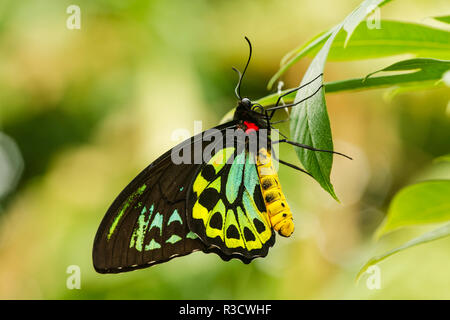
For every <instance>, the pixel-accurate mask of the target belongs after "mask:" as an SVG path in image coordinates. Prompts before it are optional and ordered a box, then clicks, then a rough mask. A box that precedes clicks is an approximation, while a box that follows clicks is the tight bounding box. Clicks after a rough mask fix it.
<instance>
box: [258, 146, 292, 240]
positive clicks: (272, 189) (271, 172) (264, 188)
mask: <svg viewBox="0 0 450 320" xmlns="http://www.w3.org/2000/svg"><path fill="white" fill-rule="evenodd" d="M256 166H257V168H258V174H259V183H260V186H261V192H262V195H263V198H264V202H265V204H266V209H267V214H268V215H269V219H270V223H271V224H272V227H273V229H274V230H275V231H278V233H279V234H280V235H281V236H284V237H289V236H290V235H291V234H292V232H294V222H293V221H292V212H291V209H290V208H289V205H288V204H287V201H286V198H285V197H284V194H283V191H282V190H281V184H280V181H279V179H278V174H277V172H276V171H275V169H274V167H273V165H272V156H271V155H270V152H268V151H267V150H266V149H265V148H261V149H260V150H259V152H258V156H257V159H256Z"/></svg>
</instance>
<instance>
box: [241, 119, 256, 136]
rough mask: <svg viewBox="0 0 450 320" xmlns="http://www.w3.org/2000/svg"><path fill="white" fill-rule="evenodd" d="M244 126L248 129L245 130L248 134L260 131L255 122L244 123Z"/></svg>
mask: <svg viewBox="0 0 450 320" xmlns="http://www.w3.org/2000/svg"><path fill="white" fill-rule="evenodd" d="M244 125H245V126H246V127H247V129H246V130H245V133H247V134H249V133H251V132H253V131H258V130H259V127H258V126H257V125H256V124H254V123H253V122H248V121H244Z"/></svg>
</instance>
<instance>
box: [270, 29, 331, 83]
mask: <svg viewBox="0 0 450 320" xmlns="http://www.w3.org/2000/svg"><path fill="white" fill-rule="evenodd" d="M331 34H332V30H329V31H327V32H324V33H322V34H320V35H319V36H317V37H315V38H313V39H311V40H310V41H308V42H307V43H306V44H304V45H303V46H301V47H300V48H298V49H295V50H293V51H291V52H289V53H288V54H286V55H285V56H284V57H283V58H282V59H281V66H280V69H279V70H278V71H277V72H276V73H275V74H274V75H273V76H272V78H271V79H270V80H269V83H268V84H267V89H268V90H270V89H272V87H273V84H274V83H275V81H277V80H278V79H279V78H280V77H281V75H282V74H283V73H285V72H286V71H287V70H288V69H289V68H290V67H291V66H292V65H294V64H295V63H296V62H297V61H299V60H300V59H301V58H303V57H304V56H306V55H308V53H310V52H311V51H314V53H317V51H318V48H320V47H321V46H322V45H323V44H324V43H325V41H327V39H328V38H329V37H330V36H331Z"/></svg>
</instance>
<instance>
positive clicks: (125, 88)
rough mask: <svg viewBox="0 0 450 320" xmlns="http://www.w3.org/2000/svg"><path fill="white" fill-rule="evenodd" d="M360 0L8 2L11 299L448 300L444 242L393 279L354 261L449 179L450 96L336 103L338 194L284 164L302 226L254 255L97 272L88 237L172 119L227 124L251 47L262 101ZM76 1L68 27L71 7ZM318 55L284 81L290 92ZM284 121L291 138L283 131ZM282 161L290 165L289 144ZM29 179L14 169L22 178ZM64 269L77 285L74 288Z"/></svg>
mask: <svg viewBox="0 0 450 320" xmlns="http://www.w3.org/2000/svg"><path fill="white" fill-rule="evenodd" d="M359 3H360V0H345V1H344V0H341V1H333V0H320V1H317V0H303V1H299V0H295V1H294V0H280V1H268V0H267V1H262V0H258V1H257V0H254V1H234V0H233V1H230V0H228V1H225V0H223V1H206V0H204V1H200V0H194V1H144V0H130V1H118V0H108V1H106V0H96V1H93V0H89V1H88V0H83V1H81V0H78V1H66V0H63V1H48V0H42V1H9V0H3V1H2V2H1V3H0V88H1V89H0V116H1V118H0V147H1V150H0V151H1V152H0V197H1V208H0V298H2V299H118V298H123V299H350V298H352V299H367V298H369V299H405V298H406V299H420V298H425V299H431V298H438V299H439V298H446V299H449V298H450V274H449V272H448V271H449V265H450V255H449V249H450V239H448V238H447V239H444V240H440V241H436V242H434V243H430V244H427V245H422V246H419V247H417V248H413V249H410V250H407V251H405V252H403V253H400V254H398V255H396V256H393V257H391V258H390V259H388V260H386V261H385V262H383V263H381V264H380V265H379V267H380V271H381V273H380V275H381V288H380V289H375V290H370V289H369V288H368V287H367V286H366V279H367V277H363V278H362V280H361V281H360V282H359V284H355V282H354V277H355V275H356V273H357V272H358V270H359V268H360V267H361V266H362V265H363V264H364V263H365V262H366V261H367V259H368V258H370V257H371V256H372V255H373V254H375V253H380V252H382V251H384V250H386V249H389V248H392V247H394V246H395V245H398V244H400V243H402V242H404V241H405V240H406V239H409V238H411V237H412V236H414V235H417V234H420V233H421V232H423V230H417V229H411V230H405V231H402V232H397V233H394V234H392V235H388V236H386V237H384V238H382V239H381V240H380V241H379V242H375V241H374V240H373V238H372V235H373V232H374V230H375V229H376V227H377V226H378V225H379V224H380V223H381V222H382V220H383V217H384V215H385V212H386V208H387V206H388V204H389V201H390V199H391V198H392V196H393V195H394V194H395V193H396V192H397V191H398V190H399V189H400V188H401V187H403V186H405V185H407V184H410V183H413V182H416V181H419V180H423V179H430V178H433V177H440V178H442V177H449V176H450V170H449V167H448V165H446V164H433V163H432V159H433V158H435V157H436V156H439V155H442V154H446V153H449V151H450V145H449V141H450V109H449V107H448V100H449V97H450V94H449V90H448V88H440V89H432V90H427V91H419V92H410V93H403V94H399V95H397V96H395V97H393V98H391V99H387V98H386V90H374V91H366V92H358V93H340V94H333V95H327V102H328V110H329V113H330V120H331V125H332V129H333V138H334V142H335V149H336V150H338V151H340V152H345V153H347V154H349V155H351V156H352V157H353V158H354V160H353V161H348V160H345V159H343V158H340V157H337V158H336V157H335V162H334V167H333V173H332V182H333V183H334V186H335V189H336V193H337V195H338V196H339V198H340V199H341V203H337V202H335V201H334V200H333V199H332V198H331V197H330V196H329V195H328V194H327V193H325V192H324V191H323V190H322V189H321V188H320V187H319V185H318V184H317V183H316V182H315V181H313V180H312V179H311V178H309V177H308V176H306V175H301V174H298V173H297V172H295V171H293V170H292V169H290V168H286V167H281V168H280V172H279V175H280V179H281V181H282V183H283V190H284V191H285V193H286V196H287V199H288V201H289V203H290V206H291V208H292V211H293V213H294V220H295V223H296V231H295V233H294V235H293V236H292V237H291V238H289V239H284V238H283V239H282V238H280V237H278V239H277V243H276V245H275V247H274V248H272V249H271V251H270V253H269V255H268V256H267V257H266V258H265V259H257V260H256V261H254V262H253V263H252V264H250V265H244V264H242V263H241V262H239V261H234V260H233V261H231V262H228V263H225V262H222V261H221V259H220V258H219V257H218V256H216V255H211V254H209V255H205V254H203V253H193V254H191V255H189V256H186V257H182V258H177V259H174V260H172V261H170V262H169V263H166V264H162V265H158V266H154V267H151V268H149V269H143V270H139V271H134V272H131V273H124V274H116V275H100V274H97V273H95V271H94V269H93V267H92V262H91V251H92V243H93V239H94V236H95V233H96V231H97V227H98V225H99V223H100V221H101V219H102V217H103V215H104V213H105V212H106V209H107V208H108V206H109V205H110V203H111V202H112V201H113V200H114V198H115V197H116V196H117V195H118V193H119V192H120V191H121V190H122V188H123V187H124V186H125V185H126V184H127V183H128V182H129V181H130V180H131V179H132V178H133V177H134V176H135V175H136V174H137V173H138V172H140V170H142V169H143V168H144V167H146V166H147V165H148V164H149V163H150V162H151V161H153V160H154V159H156V158H157V157H158V156H159V155H160V154H162V153H163V152H165V151H166V150H168V149H169V148H170V147H172V146H174V145H175V144H176V143H177V142H178V141H174V140H172V139H171V134H172V132H173V131H174V130H176V129H178V128H186V129H188V130H190V131H191V132H192V131H193V121H194V120H202V121H203V128H204V129H207V128H209V127H213V126H215V125H216V124H217V123H218V122H219V121H220V119H221V118H222V116H223V115H224V114H225V113H226V112H227V111H229V110H230V109H231V108H233V107H234V106H235V105H236V99H235V97H234V92H233V90H234V86H235V84H236V81H237V79H236V74H235V73H234V72H233V71H232V70H231V67H232V66H236V67H238V68H241V69H242V68H243V65H244V63H245V60H246V58H247V54H248V49H247V46H246V43H245V42H244V39H243V37H244V35H246V36H248V37H249V38H250V39H251V41H252V43H253V46H254V56H253V60H252V63H251V65H250V68H249V70H248V73H247V76H246V79H245V80H244V83H243V87H242V92H243V93H244V95H245V96H249V97H250V98H253V99H255V98H259V97H262V96H264V95H267V94H268V93H269V92H267V91H266V89H265V88H266V84H267V81H268V80H269V78H270V77H271V76H272V75H273V73H274V72H275V71H276V70H277V68H278V66H279V61H280V59H281V57H282V56H283V55H284V54H285V53H286V52H288V51H289V50H291V49H293V48H295V47H297V46H298V45H299V44H301V43H303V42H305V41H307V40H309V39H310V38H311V37H312V36H314V35H316V34H317V33H319V32H321V31H324V30H326V29H327V28H329V27H331V26H333V25H335V24H336V23H338V22H340V21H341V20H342V19H343V18H344V17H345V16H346V15H347V14H348V13H349V12H351V11H352V10H353V9H354V8H355V7H356V6H357V5H358V4H359ZM71 4H76V5H79V6H80V8H81V29H80V30H69V29H67V28H66V20H67V18H68V17H69V14H67V13H66V8H67V7H68V6H69V5H71ZM448 9H449V5H448V1H446V0H443V1H437V0H436V1H419V0H415V1H412V0H411V1H394V2H392V3H390V4H389V5H386V6H385V7H383V8H382V10H381V14H382V18H383V19H397V20H402V21H411V22H420V23H428V22H430V21H429V20H430V19H427V17H433V16H439V15H442V14H444V13H448V12H449V10H448ZM397 60H398V57H396V59H377V60H370V61H363V62H351V63H332V62H329V63H327V68H326V72H325V80H326V81H332V80H339V79H346V78H349V77H356V76H365V75H366V74H367V73H369V72H371V71H374V70H378V69H380V68H383V67H385V66H387V65H388V64H389V63H390V62H394V61H397ZM309 62H310V60H309V59H304V60H302V61H301V62H300V63H299V64H298V65H297V66H296V67H295V68H293V69H291V70H290V71H289V72H288V73H287V74H286V75H285V76H284V77H283V80H284V81H285V83H286V87H294V86H296V85H297V84H298V83H299V82H300V79H301V76H302V74H303V72H304V71H305V70H306V68H307V66H308V63H309ZM282 131H285V132H288V128H287V126H286V127H284V129H283V128H282ZM281 154H282V157H283V159H285V160H288V161H291V162H296V161H298V160H297V159H296V156H295V153H294V151H293V150H292V149H291V148H290V147H283V148H282V149H281ZM20 173H21V176H20V179H19V178H18V176H19V174H20ZM69 265H78V266H80V268H81V289H80V290H69V289H67V288H66V279H67V277H68V276H69V274H67V273H66V269H67V267H68V266H69Z"/></svg>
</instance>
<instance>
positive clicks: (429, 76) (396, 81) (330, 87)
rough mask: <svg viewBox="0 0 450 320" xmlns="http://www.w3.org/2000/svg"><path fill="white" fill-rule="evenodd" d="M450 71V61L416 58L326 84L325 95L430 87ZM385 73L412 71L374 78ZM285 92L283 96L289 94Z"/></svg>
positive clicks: (264, 101) (266, 101) (272, 99)
mask: <svg viewBox="0 0 450 320" xmlns="http://www.w3.org/2000/svg"><path fill="white" fill-rule="evenodd" d="M448 70H450V61H448V60H437V59H428V58H416V59H409V60H404V61H400V62H397V63H395V64H393V65H390V66H388V67H386V68H384V69H382V70H378V71H376V72H372V73H371V74H370V75H369V76H367V77H365V78H357V79H347V80H340V81H332V82H327V83H325V85H324V86H325V93H333V92H339V91H348V90H363V89H378V88H385V87H392V86H406V85H408V86H414V87H415V88H416V89H418V88H421V87H424V88H428V87H430V85H437V84H440V83H439V82H438V81H439V80H440V79H442V78H443V76H444V74H445V73H446V72H447V71H448ZM383 71H411V72H410V73H406V74H405V73H402V74H394V75H389V76H380V77H373V75H374V74H376V73H378V72H383ZM289 90H292V89H288V90H284V91H282V92H281V94H283V93H285V92H288V91H289ZM295 94H296V93H295V92H294V93H291V94H289V95H287V96H285V97H283V100H284V102H285V103H292V102H293V101H294V98H295ZM278 96H279V94H278V93H276V94H271V95H268V96H266V97H263V98H261V99H259V100H258V101H257V102H258V103H260V104H261V105H263V106H269V105H273V104H275V103H276V101H277V99H278Z"/></svg>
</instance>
